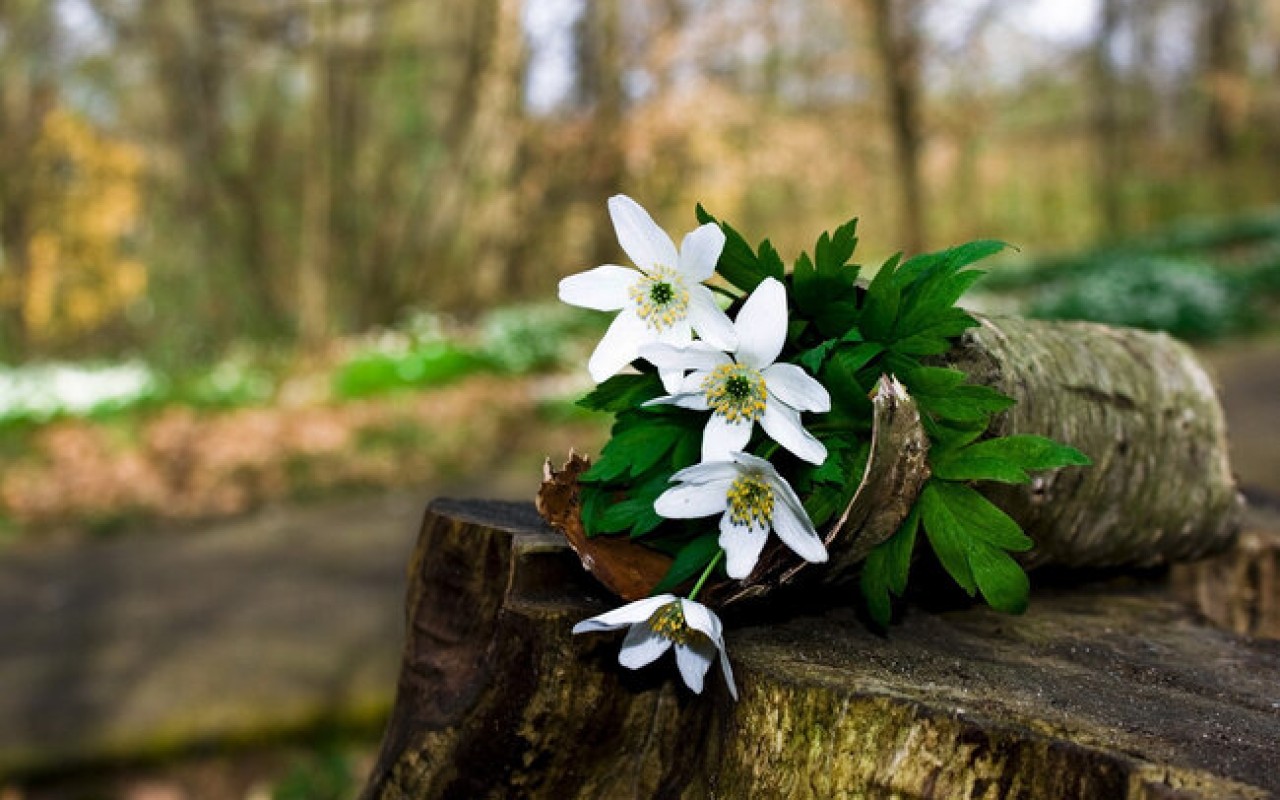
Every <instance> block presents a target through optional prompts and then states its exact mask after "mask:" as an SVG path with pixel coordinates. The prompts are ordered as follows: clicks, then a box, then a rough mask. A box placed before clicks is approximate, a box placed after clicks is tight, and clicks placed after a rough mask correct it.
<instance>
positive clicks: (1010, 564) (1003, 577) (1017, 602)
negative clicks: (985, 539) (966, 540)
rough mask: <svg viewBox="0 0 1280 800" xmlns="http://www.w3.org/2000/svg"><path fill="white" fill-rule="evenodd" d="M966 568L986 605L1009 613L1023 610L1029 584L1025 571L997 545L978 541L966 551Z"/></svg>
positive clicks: (1018, 612)
mask: <svg viewBox="0 0 1280 800" xmlns="http://www.w3.org/2000/svg"><path fill="white" fill-rule="evenodd" d="M969 568H970V569H971V570H972V571H973V577H974V580H975V581H977V584H978V589H979V590H980V591H981V592H982V596H983V597H984V598H985V599H986V601H987V603H988V605H990V606H991V607H992V608H994V609H997V610H999V611H1005V612H1008V613H1010V614H1021V613H1022V612H1023V611H1026V610H1027V596H1028V594H1029V593H1030V589H1031V585H1030V581H1028V580H1027V573H1026V572H1025V571H1024V570H1023V569H1022V567H1021V566H1020V565H1019V564H1018V562H1016V561H1014V560H1013V559H1012V558H1010V557H1009V554H1008V553H1005V552H1004V551H1003V550H1001V549H999V548H998V547H989V546H985V545H980V546H978V547H974V548H972V549H971V550H970V551H969Z"/></svg>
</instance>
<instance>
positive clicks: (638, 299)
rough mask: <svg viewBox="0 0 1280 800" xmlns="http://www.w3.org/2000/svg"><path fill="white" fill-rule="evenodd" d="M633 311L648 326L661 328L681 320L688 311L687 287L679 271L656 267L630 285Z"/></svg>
mask: <svg viewBox="0 0 1280 800" xmlns="http://www.w3.org/2000/svg"><path fill="white" fill-rule="evenodd" d="M631 299H632V301H633V302H635V304H636V314H637V315H638V316H639V317H640V319H642V320H644V321H645V322H647V323H649V326H650V327H651V328H655V329H657V330H662V329H664V328H670V327H671V326H672V325H674V324H676V323H677V322H680V321H681V320H683V319H684V318H685V317H686V316H688V313H689V290H688V289H686V288H685V287H684V279H683V278H681V277H680V273H678V272H676V271H675V270H674V269H671V268H670V267H658V268H657V269H655V270H654V271H653V272H652V273H650V274H648V275H645V276H644V277H643V278H641V279H640V280H638V281H636V282H635V284H634V285H633V286H632V287H631Z"/></svg>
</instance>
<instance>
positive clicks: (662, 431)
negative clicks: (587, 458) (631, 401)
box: [580, 417, 688, 482]
mask: <svg viewBox="0 0 1280 800" xmlns="http://www.w3.org/2000/svg"><path fill="white" fill-rule="evenodd" d="M687 432H688V429H687V427H686V426H685V425H681V424H680V423H679V422H678V421H675V420H669V419H663V418H660V417H655V418H654V419H652V420H649V421H646V422H641V423H637V422H635V421H634V420H632V419H623V418H619V420H618V421H617V422H616V423H615V424H614V433H613V437H612V438H611V439H609V441H608V442H607V443H605V446H604V448H603V449H602V450H601V453H600V459H599V460H598V461H596V462H595V463H594V464H592V465H591V468H590V469H588V470H587V471H586V472H584V473H583V474H582V476H581V478H580V480H583V481H588V482H600V481H603V482H609V481H614V480H617V479H618V478H621V477H623V476H624V475H628V474H629V475H631V476H632V477H633V478H634V477H639V476H640V475H641V474H643V473H644V472H646V471H647V470H649V468H651V467H653V466H654V465H655V464H657V463H658V461H659V460H660V459H661V458H662V457H663V456H665V455H666V454H667V453H668V452H670V450H671V448H673V447H675V445H676V443H677V442H678V441H679V440H680V439H681V437H683V436H684V435H685V434H686V433H687Z"/></svg>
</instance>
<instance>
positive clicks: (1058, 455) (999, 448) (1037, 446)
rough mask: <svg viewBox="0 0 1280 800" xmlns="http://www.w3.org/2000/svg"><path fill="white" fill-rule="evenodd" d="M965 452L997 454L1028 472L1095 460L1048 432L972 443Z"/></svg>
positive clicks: (1084, 464) (978, 454) (994, 456)
mask: <svg viewBox="0 0 1280 800" xmlns="http://www.w3.org/2000/svg"><path fill="white" fill-rule="evenodd" d="M965 453H967V454H971V455H972V456H973V457H975V458H997V459H1001V460H1004V461H1008V462H1010V463H1012V464H1015V465H1017V466H1018V467H1020V468H1021V469H1023V470H1026V471H1028V472H1031V471H1035V470H1042V469H1057V468H1058V467H1070V466H1088V465H1090V464H1092V463H1093V462H1092V461H1090V460H1089V457H1088V456H1086V455H1085V454H1084V453H1082V452H1080V451H1079V450H1077V449H1075V448H1074V447H1071V446H1069V445H1065V444H1059V443H1058V442H1055V441H1054V440H1052V439H1049V438H1046V437H1044V436H1034V435H1031V434H1016V435H1014V436H1001V437H999V438H997V439H987V440H985V441H981V442H978V443H977V444H973V445H970V446H969V447H968V448H967V449H966V450H965Z"/></svg>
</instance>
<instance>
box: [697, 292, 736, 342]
mask: <svg viewBox="0 0 1280 800" xmlns="http://www.w3.org/2000/svg"><path fill="white" fill-rule="evenodd" d="M688 314H689V322H690V324H692V325H693V329H694V330H695V331H697V332H698V335H699V336H701V337H702V338H703V339H704V340H705V341H706V342H707V343H708V344H711V345H713V346H714V347H716V348H717V349H719V350H730V351H731V350H733V349H734V348H736V347H737V346H738V330H737V328H735V327H734V326H733V323H732V322H730V321H729V315H727V314H725V313H724V311H723V310H722V309H721V308H720V306H719V305H718V304H717V303H716V298H715V295H713V294H711V290H710V289H708V288H707V287H705V286H703V285H702V284H695V285H693V286H690V287H689V311H688Z"/></svg>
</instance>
